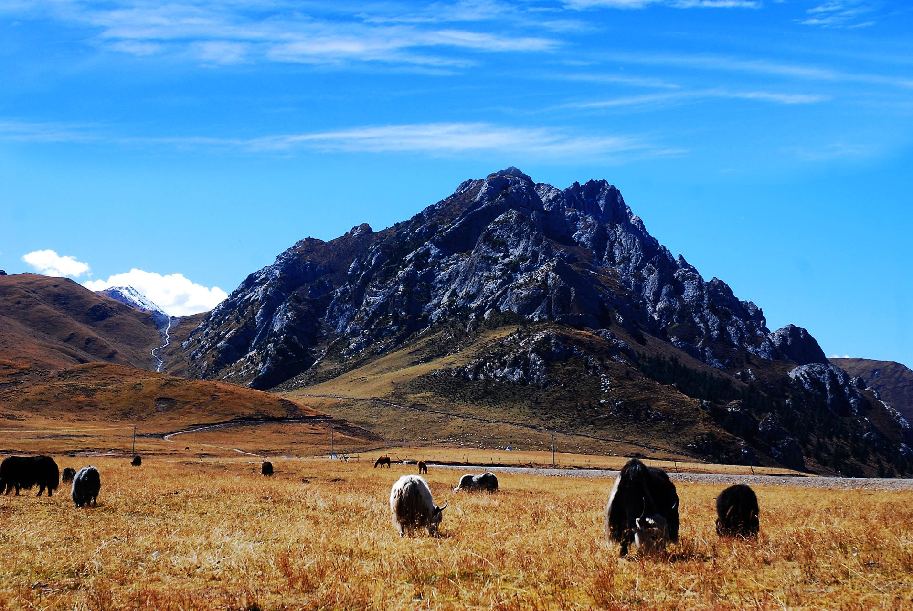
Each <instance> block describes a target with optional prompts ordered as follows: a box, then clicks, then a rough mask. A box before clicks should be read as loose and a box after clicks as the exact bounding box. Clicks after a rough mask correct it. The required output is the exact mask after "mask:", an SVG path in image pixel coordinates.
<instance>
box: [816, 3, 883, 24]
mask: <svg viewBox="0 0 913 611" xmlns="http://www.w3.org/2000/svg"><path fill="white" fill-rule="evenodd" d="M876 9H877V5H876V3H873V2H870V1H866V0H830V1H828V2H824V3H822V4H818V5H816V6H814V7H812V8H810V9H808V10H807V11H806V14H807V15H808V17H806V18H805V19H803V20H802V23H803V24H805V25H814V26H820V27H825V28H846V29H859V28H867V27H870V26H873V25H875V19H873V17H874V14H875V12H876Z"/></svg>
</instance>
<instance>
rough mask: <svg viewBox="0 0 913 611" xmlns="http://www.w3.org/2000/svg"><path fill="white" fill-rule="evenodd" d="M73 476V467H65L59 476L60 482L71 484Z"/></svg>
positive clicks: (74, 470)
mask: <svg viewBox="0 0 913 611" xmlns="http://www.w3.org/2000/svg"><path fill="white" fill-rule="evenodd" d="M74 475H76V469H74V468H73V467H66V468H64V470H63V474H62V475H61V476H60V481H62V482H72V481H73V476H74Z"/></svg>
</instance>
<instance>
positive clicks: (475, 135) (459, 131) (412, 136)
mask: <svg viewBox="0 0 913 611" xmlns="http://www.w3.org/2000/svg"><path fill="white" fill-rule="evenodd" d="M2 125H3V124H2V122H0V126H2ZM15 125H16V129H15V130H11V131H10V132H9V133H7V132H4V131H3V130H2V129H0V141H2V140H5V139H15V140H16V141H26V142H28V141H34V142H37V143H48V142H56V143H71V142H72V143H78V144H84V143H90V142H91V143H97V144H113V145H119V146H145V147H149V146H151V147H174V148H222V149H230V150H235V151H239V152H242V153H247V154H266V153H274V154H275V153H281V154H286V153H290V152H294V151H296V150H311V151H327V152H341V153H393V152H398V153H422V154H433V155H442V156H444V155H456V154H461V153H468V152H475V153H499V154H509V155H511V156H513V157H519V158H536V159H551V160H555V161H573V160H574V159H576V158H580V157H582V156H587V157H593V156H598V157H604V158H610V157H616V156H619V155H623V154H631V155H634V154H636V156H638V157H659V156H668V155H673V154H680V153H681V152H682V150H681V149H680V148H676V147H669V146H665V145H661V144H656V143H654V142H652V141H651V140H650V139H648V138H645V137H641V136H636V135H612V134H608V135H607V134H587V135H580V134H578V133H575V132H572V131H569V130H567V129H562V128H557V127H522V126H521V127H516V126H506V125H497V124H493V123H485V122H476V123H465V122H455V123H407V124H395V125H369V126H358V127H350V128H344V129H337V130H325V131H313V132H295V133H284V134H271V135H265V136H259V137H253V138H240V137H209V136H194V135H187V136H181V135H176V136H152V137H145V136H135V137H134V136H124V135H116V136H112V135H109V134H105V133H102V132H97V133H87V132H85V131H79V132H68V131H66V130H64V129H58V130H55V129H54V127H53V126H52V125H48V124H35V125H33V127H34V131H33V132H30V131H29V129H28V127H29V126H30V124H27V123H26V124H21V123H16V124H15ZM52 135H53V137H52ZM70 136H72V137H73V139H72V140H71V139H70Z"/></svg>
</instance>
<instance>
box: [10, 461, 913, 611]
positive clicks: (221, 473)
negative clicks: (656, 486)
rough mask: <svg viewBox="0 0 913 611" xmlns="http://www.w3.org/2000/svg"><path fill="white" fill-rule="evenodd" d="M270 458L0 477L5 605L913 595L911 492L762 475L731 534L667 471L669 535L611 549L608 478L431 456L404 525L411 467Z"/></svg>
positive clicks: (494, 603)
mask: <svg viewBox="0 0 913 611" xmlns="http://www.w3.org/2000/svg"><path fill="white" fill-rule="evenodd" d="M272 460H273V463H274V464H275V465H276V475H275V476H274V477H273V478H266V477H262V476H261V475H259V473H258V471H259V460H253V459H252V460H244V459H235V460H230V459H225V460H218V461H194V460H172V459H168V460H165V459H154V458H150V459H148V460H146V461H144V463H143V467H142V468H139V469H137V468H133V467H131V466H130V465H129V463H128V461H126V460H123V459H120V460H111V459H92V462H93V463H95V464H96V465H97V466H98V467H99V469H100V471H101V473H102V492H101V496H100V498H99V506H98V508H97V509H84V510H77V509H75V508H74V507H73V506H72V502H71V501H70V500H69V498H67V495H66V494H58V495H57V496H55V497H53V498H51V499H48V498H44V497H42V498H34V497H33V496H21V497H18V498H17V497H14V496H6V497H0V524H2V525H3V526H2V529H0V548H2V549H3V552H4V556H3V560H2V563H0V601H3V602H2V603H0V608H10V609H18V608H40V609H123V608H128V609H129V608H155V609H166V610H167V609H197V608H203V609H206V608H215V609H280V608H345V609H356V608H426V607H430V608H439V607H442V608H455V607H460V608H462V607H483V608H495V609H540V608H588V607H598V608H603V609H623V608H630V607H632V606H643V607H648V608H669V607H676V608H708V607H713V608H745V607H758V608H772V607H784V606H785V607H816V608H821V607H823V608H836V607H854V608H873V607H888V608H901V607H909V606H910V605H913V580H911V579H910V575H911V571H913V551H911V550H913V492H908V491H896V492H886V491H885V492H870V491H843V490H811V489H794V488H788V487H782V486H772V487H758V488H757V492H758V497H759V499H760V502H761V508H762V534H761V536H760V537H759V538H758V540H757V541H739V540H720V539H719V538H718V537H717V536H716V534H715V532H714V527H713V520H714V517H715V516H714V510H713V500H714V498H715V496H716V494H717V493H718V492H719V489H720V488H721V486H710V485H704V484H679V486H678V487H679V493H680V496H681V499H682V511H683V524H682V532H681V543H680V544H678V545H674V546H671V547H670V548H669V549H668V551H667V553H666V554H664V555H663V556H661V557H659V558H654V559H645V558H637V557H636V556H635V557H633V558H632V559H630V560H620V559H618V558H617V550H616V549H614V548H613V547H611V546H610V545H608V544H607V543H606V542H605V541H604V539H603V534H602V508H603V505H604V503H605V499H606V496H607V494H608V490H609V488H610V485H611V482H610V481H609V480H581V479H575V478H545V477H540V476H533V475H509V474H504V475H501V476H499V478H500V480H501V487H502V491H501V492H499V493H497V494H494V495H487V494H465V493H459V494H457V493H453V492H452V491H451V488H452V487H453V485H454V484H455V482H456V479H457V477H458V475H459V472H454V471H445V470H440V469H439V470H432V472H431V474H430V476H429V478H428V479H429V483H430V485H431V488H432V491H433V492H434V493H435V500H436V501H438V502H444V501H449V502H450V506H449V508H448V509H447V510H446V512H445V516H444V522H443V524H442V528H441V534H442V536H441V537H440V538H429V537H427V536H415V537H411V538H410V537H406V538H404V539H401V538H400V537H399V536H398V535H397V533H396V531H395V530H394V528H393V526H392V525H391V523H390V516H389V514H388V511H389V510H388V507H387V495H388V494H389V490H390V486H391V485H392V483H393V481H395V480H396V478H397V477H398V476H399V475H401V474H402V473H404V472H407V471H409V472H411V471H412V469H411V468H407V467H404V466H401V465H394V468H393V469H390V470H387V469H384V470H380V469H378V470H374V469H372V468H371V464H369V463H367V462H361V463H359V464H355V463H348V464H344V463H343V464H340V463H330V462H328V461H323V460H316V459H313V460H290V461H282V460H277V459H272ZM85 462H87V459H68V458H64V459H62V460H60V461H59V463H60V464H61V467H64V466H82V465H83V463H85ZM303 480H306V482H305V481H303Z"/></svg>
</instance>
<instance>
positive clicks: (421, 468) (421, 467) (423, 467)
mask: <svg viewBox="0 0 913 611" xmlns="http://www.w3.org/2000/svg"><path fill="white" fill-rule="evenodd" d="M418 473H419V475H421V474H422V473H424V474H425V475H427V474H428V465H427V463H425V461H424V460H420V461H418Z"/></svg>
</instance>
